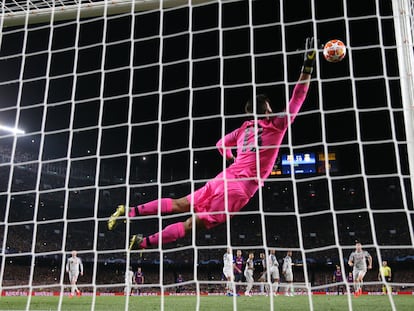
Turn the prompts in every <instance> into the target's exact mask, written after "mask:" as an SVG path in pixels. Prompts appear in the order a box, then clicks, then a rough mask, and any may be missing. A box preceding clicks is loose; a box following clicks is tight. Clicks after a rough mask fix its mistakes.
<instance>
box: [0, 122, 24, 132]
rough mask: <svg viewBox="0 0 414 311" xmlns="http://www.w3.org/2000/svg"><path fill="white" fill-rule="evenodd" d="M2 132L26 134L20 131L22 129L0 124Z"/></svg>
mask: <svg viewBox="0 0 414 311" xmlns="http://www.w3.org/2000/svg"><path fill="white" fill-rule="evenodd" d="M0 130H3V131H7V132H11V133H13V134H24V131H23V130H20V129H18V128H15V127H10V126H5V125H1V124H0Z"/></svg>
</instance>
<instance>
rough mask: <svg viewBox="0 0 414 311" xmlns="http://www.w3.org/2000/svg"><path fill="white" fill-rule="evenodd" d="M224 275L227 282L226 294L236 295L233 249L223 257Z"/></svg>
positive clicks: (228, 250) (229, 249)
mask: <svg viewBox="0 0 414 311" xmlns="http://www.w3.org/2000/svg"><path fill="white" fill-rule="evenodd" d="M223 274H224V276H225V278H226V280H227V282H226V294H227V296H232V295H233V294H234V274H233V254H232V251H231V248H230V247H229V248H228V249H227V252H226V253H224V255H223Z"/></svg>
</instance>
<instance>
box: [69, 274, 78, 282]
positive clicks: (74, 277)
mask: <svg viewBox="0 0 414 311" xmlns="http://www.w3.org/2000/svg"><path fill="white" fill-rule="evenodd" d="M78 276H79V271H77V272H74V271H69V281H70V282H72V281H74V282H77V281H78Z"/></svg>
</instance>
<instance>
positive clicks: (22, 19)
mask: <svg viewBox="0 0 414 311" xmlns="http://www.w3.org/2000/svg"><path fill="white" fill-rule="evenodd" d="M15 2H16V1H15ZM70 2H71V3H72V2H74V1H70ZM75 2H78V4H68V5H65V0H63V1H59V3H56V1H54V0H43V1H42V3H44V5H45V6H46V8H37V7H36V6H31V7H29V8H25V7H22V6H19V8H20V10H11V9H8V7H7V6H6V5H5V4H4V3H3V7H2V12H1V13H2V14H1V15H0V24H3V27H4V28H7V27H13V26H18V25H23V24H25V23H28V24H39V23H46V22H49V21H50V15H51V14H53V15H54V17H53V18H54V21H57V22H58V21H65V20H70V19H76V18H77V15H78V11H79V14H80V16H79V18H81V19H83V18H92V17H96V16H102V15H104V14H106V15H116V14H123V13H128V12H131V10H132V6H134V11H135V12H139V11H150V10H155V9H158V8H160V7H161V4H160V1H159V0H103V1H96V2H86V1H84V2H82V1H81V0H75ZM208 2H217V1H216V0H162V8H163V9H168V8H173V7H178V6H181V5H188V4H191V5H197V4H203V3H208ZM27 3H28V4H30V3H31V1H27ZM26 19H27V21H26Z"/></svg>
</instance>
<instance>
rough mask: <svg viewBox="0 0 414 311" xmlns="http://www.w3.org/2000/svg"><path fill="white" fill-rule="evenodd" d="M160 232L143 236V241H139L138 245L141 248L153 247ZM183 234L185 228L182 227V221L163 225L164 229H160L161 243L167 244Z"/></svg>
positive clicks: (156, 243)
mask: <svg viewBox="0 0 414 311" xmlns="http://www.w3.org/2000/svg"><path fill="white" fill-rule="evenodd" d="M159 235H160V233H159V232H158V233H155V234H153V235H150V236H149V237H147V238H145V239H144V241H143V242H142V243H141V245H140V247H142V248H148V247H150V246H151V247H154V246H157V245H158V239H159ZM184 236H185V229H184V223H182V222H177V223H175V224H172V225H169V226H167V227H165V229H164V230H162V237H161V239H162V244H163V245H164V244H167V243H171V242H174V241H176V240H178V239H180V238H183V237H184Z"/></svg>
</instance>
